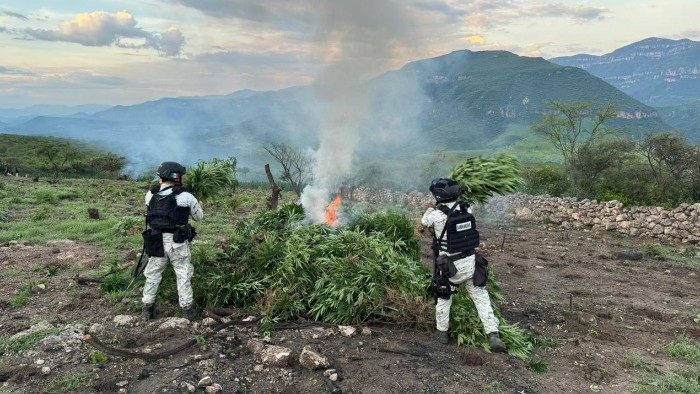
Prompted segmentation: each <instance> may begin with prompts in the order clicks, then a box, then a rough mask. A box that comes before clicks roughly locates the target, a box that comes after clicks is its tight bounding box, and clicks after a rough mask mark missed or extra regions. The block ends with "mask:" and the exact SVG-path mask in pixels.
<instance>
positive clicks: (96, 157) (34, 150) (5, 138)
mask: <svg viewBox="0 0 700 394" xmlns="http://www.w3.org/2000/svg"><path fill="white" fill-rule="evenodd" d="M0 147H2V149H0V171H4V169H5V167H9V168H10V169H11V170H12V169H14V167H15V166H16V167H18V169H19V171H20V176H24V175H25V174H28V175H30V176H32V177H34V176H41V177H44V176H49V175H54V171H55V170H56V168H58V169H60V170H61V176H70V177H84V176H92V177H109V178H111V177H113V175H114V173H116V172H118V171H119V170H121V169H122V168H123V167H124V165H125V164H126V159H125V158H123V157H120V156H117V155H115V154H113V153H106V152H104V151H103V150H102V149H101V148H97V147H94V146H91V145H89V144H87V143H85V142H82V141H76V140H71V139H66V138H55V137H35V136H21V135H12V134H0ZM66 152H71V153H70V155H69V156H68V158H69V159H70V160H68V161H67V162H66V163H62V162H61V161H59V158H63V156H62V155H64V153H66ZM49 157H51V159H52V160H54V162H55V166H54V165H53V164H52V163H51V160H50V159H49Z"/></svg>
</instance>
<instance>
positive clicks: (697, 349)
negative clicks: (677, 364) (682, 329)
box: [668, 336, 700, 366]
mask: <svg viewBox="0 0 700 394" xmlns="http://www.w3.org/2000/svg"><path fill="white" fill-rule="evenodd" d="M668 355H669V356H670V357H672V358H675V359H677V360H683V361H687V362H689V363H691V364H694V365H696V366H700V346H699V345H698V344H697V343H695V342H694V341H692V340H691V339H690V338H689V337H687V336H680V337H679V338H678V339H677V340H676V341H675V342H673V343H672V344H671V345H669V347H668Z"/></svg>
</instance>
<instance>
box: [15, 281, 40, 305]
mask: <svg viewBox="0 0 700 394" xmlns="http://www.w3.org/2000/svg"><path fill="white" fill-rule="evenodd" d="M34 286H36V283H34V282H29V283H25V284H24V285H23V286H22V287H21V288H20V289H19V294H17V295H16V296H14V297H12V298H11V299H10V306H11V307H12V308H13V309H17V308H21V307H23V306H25V305H27V303H28V302H29V296H30V295H31V294H32V288H33V287H34Z"/></svg>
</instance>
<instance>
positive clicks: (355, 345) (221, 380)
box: [0, 223, 700, 393]
mask: <svg viewBox="0 0 700 394" xmlns="http://www.w3.org/2000/svg"><path fill="white" fill-rule="evenodd" d="M480 230H481V234H482V241H483V242H485V247H482V248H481V250H480V251H481V252H482V253H483V254H484V255H485V256H486V257H487V258H488V259H489V262H490V265H491V268H492V270H493V272H494V273H495V274H496V275H497V278H498V280H499V282H500V284H501V290H502V293H503V296H504V300H503V301H500V302H499V303H498V305H499V308H500V310H501V312H502V313H503V315H504V316H505V317H506V319H507V320H508V321H509V322H511V323H515V322H518V323H519V324H520V325H521V326H522V327H523V328H524V329H526V330H527V331H528V332H530V333H532V334H534V335H536V336H538V337H540V338H549V339H555V340H556V345H555V346H554V347H552V348H536V350H535V351H534V353H533V357H532V360H535V361H541V362H543V363H545V364H546V365H547V366H548V370H547V371H546V372H539V373H538V372H536V371H534V370H533V368H530V367H529V365H528V362H527V361H523V360H520V359H517V358H514V357H511V356H508V355H506V354H492V353H489V352H487V351H485V350H483V349H474V348H465V347H457V346H456V345H454V344H450V345H441V344H439V343H437V342H436V341H435V340H434V337H433V333H432V332H424V331H420V330H416V329H402V328H398V327H395V326H392V325H390V324H374V325H368V326H365V327H356V328H358V332H357V333H356V334H355V335H352V336H345V335H343V334H341V333H340V330H339V327H338V326H335V325H326V324H318V323H314V322H306V321H299V322H292V323H285V324H283V325H280V327H278V329H277V331H276V332H275V335H274V336H273V337H272V338H271V340H270V341H269V343H268V342H265V341H262V343H263V344H270V345H278V346H281V347H285V348H288V349H290V350H291V355H290V357H289V360H288V361H287V362H286V365H283V366H271V365H270V364H268V363H263V362H262V361H261V359H260V357H261V356H260V353H259V352H258V351H257V350H256V347H257V346H259V344H260V342H258V340H260V338H258V331H257V328H258V326H257V323H256V322H255V319H254V317H253V319H252V321H244V320H250V319H245V318H247V316H239V315H236V314H235V310H231V311H223V312H222V311H217V313H218V314H221V315H224V316H225V315H227V314H228V313H234V315H233V316H229V317H230V318H231V323H233V324H231V325H230V326H228V327H226V328H224V329H221V330H219V331H214V329H213V327H216V324H218V323H220V322H222V321H224V322H226V321H227V320H226V319H224V320H222V319H221V318H220V315H218V314H217V315H213V314H212V316H213V317H216V319H214V320H216V322H214V320H199V321H197V322H195V323H193V324H182V323H181V322H180V323H179V325H178V324H176V325H175V326H174V327H171V328H165V327H162V326H161V325H162V323H164V322H165V321H167V317H168V316H175V315H176V313H177V310H176V308H174V307H171V308H170V309H168V308H165V309H161V310H159V319H158V320H156V321H155V322H152V323H148V324H146V325H144V324H142V323H135V322H133V321H129V320H128V319H126V320H123V319H124V317H123V316H122V320H118V322H115V316H118V315H127V314H129V312H125V308H124V307H123V305H120V303H119V302H116V303H113V302H112V301H110V300H108V299H107V298H105V296H104V295H103V294H102V293H101V292H100V291H99V288H98V285H97V284H90V283H88V284H78V283H76V281H75V280H73V279H71V277H72V276H73V275H74V273H73V272H72V271H70V270H67V269H65V268H66V267H67V266H69V265H75V264H78V265H80V266H82V267H85V268H86V269H89V268H90V267H94V265H95V264H98V261H99V258H100V254H101V251H100V250H98V249H96V248H95V247H93V246H90V245H85V244H79V243H75V242H71V241H56V242H52V243H50V244H48V245H46V246H32V245H21V244H13V245H3V246H2V248H0V306H1V307H2V314H0V339H2V338H8V337H10V336H12V335H15V334H18V333H28V332H32V331H33V330H37V329H39V328H42V327H43V328H47V327H52V326H53V327H58V328H63V329H64V331H63V333H62V334H60V336H59V338H58V339H55V338H56V336H53V337H49V338H46V339H45V340H44V341H42V342H40V343H38V344H37V345H35V346H33V347H32V348H31V349H28V350H24V351H20V352H12V351H6V352H4V353H5V354H3V355H2V356H1V357H0V393H10V392H12V393H15V392H17V393H24V392H27V393H30V392H31V393H35V392H62V391H66V392H77V393H109V392H122V393H181V392H182V393H187V392H208V393H215V392H221V393H248V392H249V393H275V392H280V393H484V392H490V393H591V392H608V393H609V392H615V393H628V392H633V391H634V390H635V387H637V385H638V383H639V382H640V381H641V379H642V378H643V377H644V374H645V373H648V372H654V371H656V372H658V373H663V372H666V371H673V370H677V369H679V368H682V365H680V364H679V363H678V362H676V361H674V360H673V359H671V358H669V357H668V355H667V351H666V348H667V346H668V344H669V343H671V342H673V341H674V340H676V339H677V338H678V336H679V335H681V334H683V335H687V336H688V337H690V338H692V339H694V340H698V339H700V325H698V324H697V323H695V322H694V321H693V319H692V316H695V315H696V314H697V313H698V312H699V310H698V308H699V307H700V292H699V291H698V283H699V282H698V279H699V278H698V271H699V270H698V269H697V268H692V267H690V266H689V265H687V264H684V263H682V262H668V261H659V260H656V259H654V258H652V257H650V256H646V255H641V254H639V253H638V252H642V248H641V245H642V244H643V243H645V242H650V241H649V240H646V239H639V238H628V237H622V236H619V235H614V234H611V233H593V232H587V231H577V230H566V231H565V230H561V229H558V228H555V227H553V226H548V225H545V224H535V223H500V224H496V223H480ZM428 246H429V238H428V234H427V232H426V233H425V234H423V247H424V260H426V261H428V260H429V249H428ZM673 247H675V248H683V246H682V245H676V246H673ZM28 283H29V284H31V287H32V290H31V294H30V295H29V299H28V302H27V304H26V305H25V306H22V307H19V308H12V307H11V304H10V303H11V301H12V300H13V299H14V298H15V297H17V295H18V294H20V291H21V289H22V288H23V287H25V286H27V284H28ZM39 283H43V284H44V286H37V285H38V284H39ZM42 287H43V288H42ZM131 315H135V314H134V313H133V312H131ZM42 322H43V323H42ZM176 322H177V321H176ZM47 323H49V324H50V325H49V326H47V325H46V324H47ZM42 324H43V325H42ZM362 328H364V330H361V329H362ZM28 330H29V331H28ZM87 333H91V335H92V336H93V337H94V338H99V339H100V340H101V341H102V342H104V343H105V344H107V345H108V346H112V347H115V348H119V349H124V350H128V351H137V352H150V353H148V354H152V355H157V354H159V353H162V352H167V351H168V350H170V349H173V348H176V347H177V346H179V345H181V344H183V343H185V342H187V341H188V340H192V339H195V344H194V345H192V346H190V347H188V348H186V349H185V350H182V351H181V352H179V353H177V354H175V355H173V356H170V357H168V358H165V359H157V360H142V359H139V358H131V357H119V356H113V355H109V356H108V357H107V360H100V359H96V358H97V357H95V356H94V354H95V353H92V354H93V357H91V352H94V351H95V349H94V348H93V347H91V346H90V345H87V344H86V343H85V342H83V341H82V340H81V338H82V337H83V335H84V334H87ZM52 338H53V340H52ZM306 346H308V348H309V349H312V350H314V351H316V352H317V353H319V354H321V355H322V356H325V357H326V358H327V360H328V362H329V366H328V367H323V368H320V369H308V368H305V367H303V366H302V365H300V361H299V355H300V353H301V352H302V349H303V348H304V347H306ZM257 349H258V350H259V347H257ZM0 353H2V352H0ZM625 359H627V360H629V359H634V360H641V361H643V363H644V365H647V366H648V368H647V369H646V370H643V369H639V368H630V365H629V363H625V362H623V360H625ZM329 370H331V371H329ZM207 377H208V378H209V379H207Z"/></svg>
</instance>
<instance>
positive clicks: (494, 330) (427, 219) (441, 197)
mask: <svg viewBox="0 0 700 394" xmlns="http://www.w3.org/2000/svg"><path fill="white" fill-rule="evenodd" d="M430 192H431V193H432V194H433V196H434V197H435V201H436V202H437V204H438V205H437V207H436V206H435V205H433V204H432V203H431V204H428V207H427V210H426V211H425V213H424V214H423V217H422V218H421V223H422V224H423V225H424V226H426V227H428V228H432V229H433V231H434V234H435V237H436V238H437V237H441V238H440V239H436V240H435V243H436V245H437V247H438V248H439V255H442V256H447V257H449V258H450V259H451V260H452V261H453V262H454V265H455V267H456V268H457V273H456V274H455V275H454V276H452V277H450V278H449V281H450V282H451V283H452V284H453V285H454V286H452V290H453V292H455V291H456V287H455V286H458V285H460V284H464V287H466V288H467V292H469V296H470V297H471V298H472V300H473V301H474V305H475V306H476V310H477V312H478V314H479V319H481V323H482V324H483V325H484V330H485V332H486V334H487V335H488V337H489V345H490V347H491V350H492V351H496V352H505V351H506V345H505V344H504V343H503V341H502V340H501V338H500V335H499V333H498V319H497V318H496V316H495V315H494V313H493V308H491V300H490V299H489V293H488V291H487V290H486V288H485V287H479V286H474V283H473V280H472V278H473V276H474V267H475V260H476V259H475V258H476V255H475V250H474V248H476V247H477V246H479V233H478V231H476V224H475V221H474V219H473V216H471V213H472V212H471V208H469V205H468V204H466V203H463V202H460V201H459V197H460V196H461V195H462V194H463V193H464V192H465V189H463V188H462V187H461V186H460V185H459V183H458V182H456V181H454V180H452V179H447V178H438V179H435V180H433V182H432V184H431V185H430ZM462 210H465V211H466V213H468V214H469V215H462V216H463V217H466V218H468V219H469V220H470V221H465V223H463V225H462V226H460V225H456V226H455V228H456V229H460V227H461V228H464V229H465V231H464V233H465V234H466V235H465V234H460V236H461V238H460V240H459V241H454V239H452V240H449V241H450V242H449V244H456V245H457V250H451V251H448V238H449V237H452V236H453V234H450V232H451V231H443V230H447V229H445V225H446V224H447V218H448V217H447V213H448V212H449V213H451V212H457V213H458V214H459V213H461V211H462ZM469 223H471V224H472V225H470V224H469ZM436 257H437V256H436ZM451 307H452V296H451V294H450V295H448V296H447V297H445V298H443V297H438V298H437V304H436V305H435V321H436V328H437V333H438V336H437V339H438V341H439V342H441V343H444V344H446V343H449V338H450V336H449V332H448V329H449V324H450V308H451Z"/></svg>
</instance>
